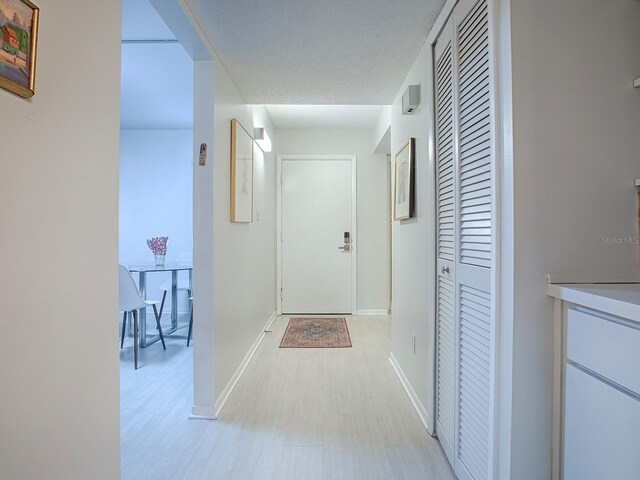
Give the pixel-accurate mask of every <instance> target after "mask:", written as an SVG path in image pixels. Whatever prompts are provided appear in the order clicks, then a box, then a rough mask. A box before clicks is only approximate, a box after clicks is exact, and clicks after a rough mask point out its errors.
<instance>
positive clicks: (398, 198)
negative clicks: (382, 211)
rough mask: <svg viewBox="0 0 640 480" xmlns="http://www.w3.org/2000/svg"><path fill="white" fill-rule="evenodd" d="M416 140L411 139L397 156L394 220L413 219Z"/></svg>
mask: <svg viewBox="0 0 640 480" xmlns="http://www.w3.org/2000/svg"><path fill="white" fill-rule="evenodd" d="M415 142H416V139H415V138H410V139H409V141H408V142H407V143H405V144H404V146H403V147H402V148H401V149H400V151H399V152H398V153H397V154H396V158H395V177H396V181H395V188H394V192H395V193H394V201H393V219H394V220H406V219H408V218H412V217H413V210H414V203H415V175H414V169H415Z"/></svg>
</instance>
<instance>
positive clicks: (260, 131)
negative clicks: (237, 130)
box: [253, 127, 271, 153]
mask: <svg viewBox="0 0 640 480" xmlns="http://www.w3.org/2000/svg"><path fill="white" fill-rule="evenodd" d="M253 139H254V140H255V141H256V143H257V144H258V146H259V147H260V150H262V151H263V152H264V153H269V152H270V151H271V139H270V138H269V135H267V131H266V130H265V129H264V128H262V127H259V128H254V129H253Z"/></svg>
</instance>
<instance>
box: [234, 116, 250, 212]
mask: <svg viewBox="0 0 640 480" xmlns="http://www.w3.org/2000/svg"><path fill="white" fill-rule="evenodd" d="M230 219H231V222H233V223H251V222H253V137H252V136H251V135H250V134H249V132H248V131H247V129H245V128H244V127H243V126H242V124H241V123H240V122H239V121H238V120H236V119H235V118H234V119H232V120H231V211H230Z"/></svg>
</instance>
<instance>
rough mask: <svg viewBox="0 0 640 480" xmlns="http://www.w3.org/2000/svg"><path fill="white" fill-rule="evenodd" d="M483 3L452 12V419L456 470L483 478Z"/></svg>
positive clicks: (488, 343)
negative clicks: (454, 184)
mask: <svg viewBox="0 0 640 480" xmlns="http://www.w3.org/2000/svg"><path fill="white" fill-rule="evenodd" d="M487 3H488V0H480V1H476V0H461V1H460V3H458V5H457V6H456V8H455V9H454V12H453V20H454V30H455V31H454V44H455V48H454V79H455V85H456V87H457V91H456V98H457V102H456V109H457V111H456V120H457V125H458V158H457V188H456V204H457V212H456V213H457V215H456V221H457V228H458V231H459V235H458V240H459V241H457V242H456V245H457V249H456V259H455V262H456V290H457V292H456V293H457V307H458V315H457V318H458V322H459V325H458V344H457V349H458V351H457V355H458V384H457V390H458V412H457V413H458V418H457V451H456V463H455V471H456V475H457V476H458V478H460V479H464V478H471V479H474V480H482V479H486V478H489V470H490V468H489V467H490V456H491V449H490V437H491V427H490V425H491V423H492V421H493V416H492V411H491V405H492V403H493V399H492V395H491V376H492V374H491V372H492V352H493V347H494V346H493V344H492V336H493V335H492V332H493V318H494V315H493V314H492V303H493V302H492V284H491V282H492V275H491V270H492V266H493V265H494V258H493V251H494V241H493V239H494V236H493V204H494V202H493V177H494V164H495V161H494V151H493V150H494V147H493V137H494V128H493V125H494V123H495V122H494V121H493V111H492V88H491V85H492V80H493V79H492V75H491V68H490V65H491V64H490V62H491V59H490V42H489V14H488V4H487Z"/></svg>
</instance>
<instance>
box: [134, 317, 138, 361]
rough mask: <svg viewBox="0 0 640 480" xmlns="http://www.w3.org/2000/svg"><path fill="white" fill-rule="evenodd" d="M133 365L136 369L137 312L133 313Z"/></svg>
mask: <svg viewBox="0 0 640 480" xmlns="http://www.w3.org/2000/svg"><path fill="white" fill-rule="evenodd" d="M133 363H134V366H135V369H136V370H137V369H138V310H134V311H133Z"/></svg>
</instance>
